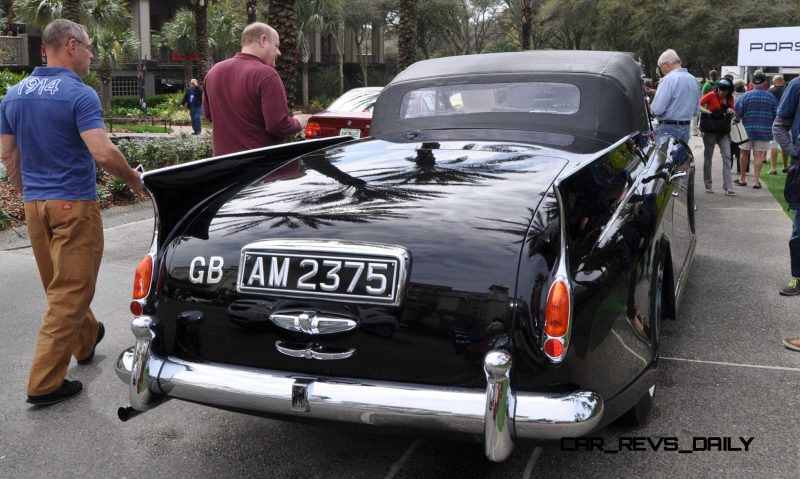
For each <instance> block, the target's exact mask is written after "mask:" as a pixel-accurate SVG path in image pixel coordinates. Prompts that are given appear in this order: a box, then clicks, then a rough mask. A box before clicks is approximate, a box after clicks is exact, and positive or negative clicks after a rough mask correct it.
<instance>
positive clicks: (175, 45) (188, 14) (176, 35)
mask: <svg viewBox="0 0 800 479" xmlns="http://www.w3.org/2000/svg"><path fill="white" fill-rule="evenodd" d="M195 34H196V31H195V16H194V13H193V12H192V11H191V10H189V9H186V8H181V9H179V10H178V12H177V13H176V14H175V18H173V19H172V20H170V21H169V22H167V23H165V24H164V25H163V26H162V27H161V36H162V38H163V39H164V41H165V42H166V43H167V45H169V47H170V49H171V50H172V51H173V52H175V53H177V54H178V55H182V56H183V76H184V82H185V83H186V86H187V87H188V86H189V80H191V79H192V58H191V56H192V54H193V53H194V52H195V51H196V47H197V37H196V35H195Z"/></svg>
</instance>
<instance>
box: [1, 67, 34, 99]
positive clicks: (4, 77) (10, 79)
mask: <svg viewBox="0 0 800 479" xmlns="http://www.w3.org/2000/svg"><path fill="white" fill-rule="evenodd" d="M27 76H28V74H27V73H14V72H12V71H11V70H0V96H4V95H5V94H6V92H7V91H8V89H9V88H11V87H12V86H13V85H15V84H17V83H19V82H20V81H21V80H22V79H23V78H25V77H27Z"/></svg>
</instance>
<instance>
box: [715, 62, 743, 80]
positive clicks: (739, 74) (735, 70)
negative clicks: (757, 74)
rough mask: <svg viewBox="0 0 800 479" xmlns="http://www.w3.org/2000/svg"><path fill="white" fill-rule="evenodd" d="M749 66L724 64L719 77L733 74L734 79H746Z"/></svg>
mask: <svg viewBox="0 0 800 479" xmlns="http://www.w3.org/2000/svg"><path fill="white" fill-rule="evenodd" d="M746 70H747V67H740V66H738V65H737V66H730V65H724V66H722V68H720V69H719V77H720V78H722V77H724V76H725V75H733V79H734V80H744V77H745V75H746V74H747V71H746Z"/></svg>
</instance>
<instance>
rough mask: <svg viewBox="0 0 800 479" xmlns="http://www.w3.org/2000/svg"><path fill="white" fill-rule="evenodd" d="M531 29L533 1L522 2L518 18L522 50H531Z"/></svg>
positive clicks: (524, 0) (523, 0) (525, 0)
mask: <svg viewBox="0 0 800 479" xmlns="http://www.w3.org/2000/svg"><path fill="white" fill-rule="evenodd" d="M532 28H533V0H522V16H521V18H520V37H521V38H520V40H521V41H520V43H521V45H522V49H523V50H530V49H531V29H532Z"/></svg>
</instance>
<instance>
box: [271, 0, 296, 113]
mask: <svg viewBox="0 0 800 479" xmlns="http://www.w3.org/2000/svg"><path fill="white" fill-rule="evenodd" d="M269 18H270V26H272V28H274V29H275V30H277V31H278V35H279V36H280V41H281V51H282V52H283V55H281V56H280V57H278V61H277V62H276V64H275V67H276V68H277V70H278V73H279V74H280V76H281V79H282V80H283V85H284V87H285V88H286V101H287V102H288V104H289V110H291V109H292V108H294V101H295V91H296V90H297V86H296V84H297V62H296V59H295V53H296V52H297V12H296V11H295V9H294V1H291V0H281V1H272V2H270V5H269Z"/></svg>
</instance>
